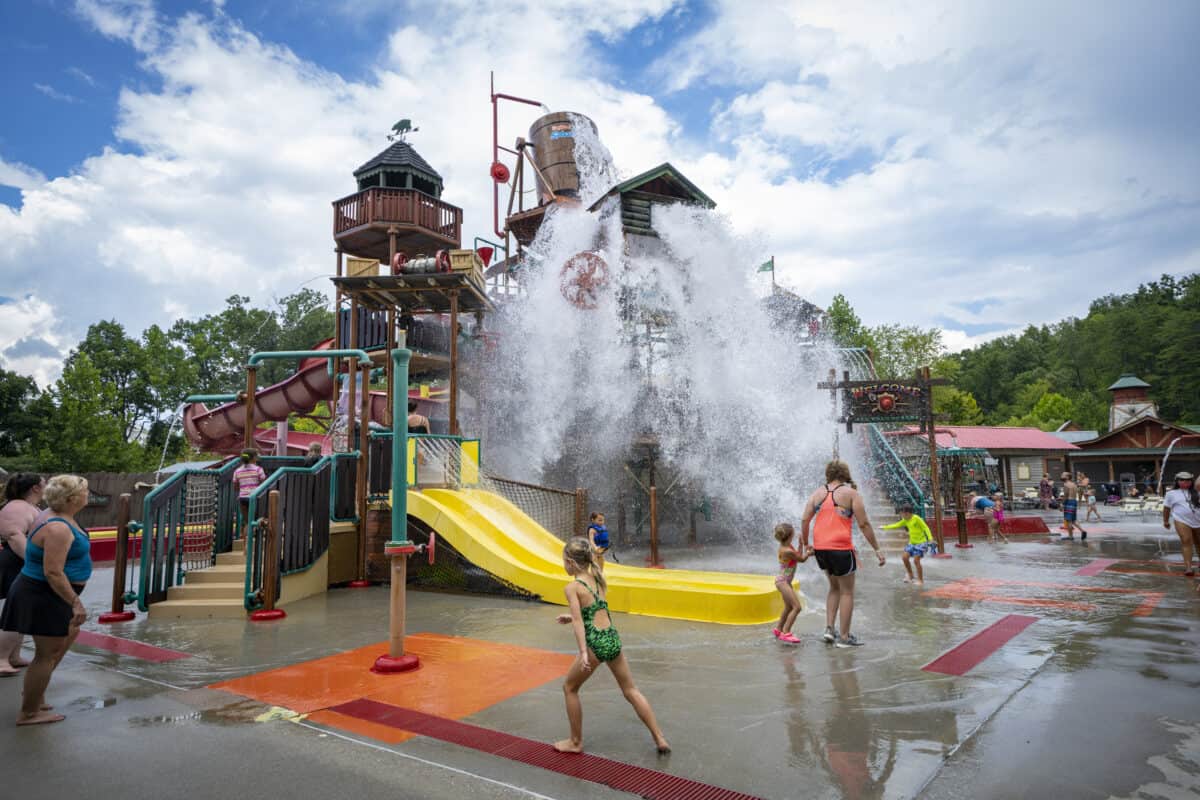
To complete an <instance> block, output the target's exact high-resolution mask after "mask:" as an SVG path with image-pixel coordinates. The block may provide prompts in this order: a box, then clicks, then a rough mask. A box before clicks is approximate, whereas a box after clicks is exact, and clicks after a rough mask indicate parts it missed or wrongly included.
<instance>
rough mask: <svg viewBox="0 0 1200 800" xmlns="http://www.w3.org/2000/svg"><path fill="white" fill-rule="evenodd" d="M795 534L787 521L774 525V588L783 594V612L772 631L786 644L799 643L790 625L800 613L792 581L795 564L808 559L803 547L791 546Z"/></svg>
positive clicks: (794, 575) (798, 600) (798, 598)
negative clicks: (776, 570)
mask: <svg viewBox="0 0 1200 800" xmlns="http://www.w3.org/2000/svg"><path fill="white" fill-rule="evenodd" d="M795 536H796V531H795V529H794V528H793V527H792V526H791V525H790V524H789V523H787V522H781V523H780V524H778V525H776V526H775V540H776V541H777V542H779V552H778V553H777V556H778V558H779V574H778V575H776V576H775V588H776V589H778V590H779V593H780V594H781V595H783V613H782V614H780V615H779V627H777V628H775V629H774V630H773V631H772V633H774V634H775V638H776V639H778V640H779V641H781V642H784V643H786V644H800V640H799V639H798V638H796V636H795V635H794V634H793V633H792V625H793V624H795V622H796V617H797V615H799V613H800V597H799V595H797V594H796V589H795V588H794V587H793V586H792V581H793V580H795V578H796V565H797V564H799V563H800V562H802V561H807V560H808V554H807V553H806V552H804V548H800V549H796V548H795V547H793V546H792V539H793V538H794V537H795Z"/></svg>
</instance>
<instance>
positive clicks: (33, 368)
mask: <svg viewBox="0 0 1200 800" xmlns="http://www.w3.org/2000/svg"><path fill="white" fill-rule="evenodd" d="M0 303H2V304H0V368H3V369H6V370H9V371H10V372H18V373H20V374H22V375H30V376H32V377H33V378H34V380H36V381H37V382H38V385H39V386H42V387H43V388H45V387H46V386H49V385H50V384H51V383H53V382H54V380H55V379H56V378H57V377H58V370H59V367H60V364H59V361H61V358H62V356H64V355H66V351H67V350H68V349H70V345H71V340H70V339H69V337H65V336H64V335H63V329H62V325H61V320H59V319H58V318H57V317H56V316H55V313H54V310H53V309H52V308H51V307H50V305H49V304H48V303H46V302H44V301H42V300H39V299H37V298H36V297H32V296H26V297H20V298H13V297H5V298H0ZM23 342H24V343H30V342H36V343H37V345H38V346H35V347H28V346H25V347H23V346H21V343H23ZM55 349H57V350H58V351H59V353H61V355H59V356H57V358H56V357H55V356H53V355H51V352H52V351H53V350H55Z"/></svg>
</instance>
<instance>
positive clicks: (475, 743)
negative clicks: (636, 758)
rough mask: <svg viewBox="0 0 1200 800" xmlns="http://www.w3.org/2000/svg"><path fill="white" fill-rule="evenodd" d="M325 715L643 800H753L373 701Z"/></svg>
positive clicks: (355, 702) (336, 708) (357, 702)
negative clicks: (389, 729)
mask: <svg viewBox="0 0 1200 800" xmlns="http://www.w3.org/2000/svg"><path fill="white" fill-rule="evenodd" d="M329 710H330V711H335V712H337V713H338V714H345V715H346V716H349V717H356V718H358V719H362V720H366V721H368V722H375V723H378V724H380V725H387V726H389V727H392V728H398V729H400V730H405V731H409V732H410V733H416V734H420V735H421V736H428V737H430V738H432V739H440V740H441V741H443V742H450V743H452V744H457V745H459V746H461V747H469V748H471V749H472V750H479V751H482V752H484V753H490V754H492V755H495V756H499V757H501V758H507V759H509V760H512V761H519V762H521V763H522V764H529V765H531V766H534V767H541V768H542V769H547V770H550V771H551V772H557V773H560V774H562V775H568V776H570V777H572V778H578V779H579V780H584V781H590V782H591V783H599V784H602V785H604V786H609V787H612V788H613V789H617V790H618V791H622V792H631V793H633V794H635V795H637V796H639V797H645V798H649V800H672V799H673V798H682V797H687V798H695V800H759V798H756V797H754V796H753V795H748V794H743V793H741V792H735V791H731V790H729V789H722V788H721V787H719V786H712V785H711V784H707V783H700V782H699V781H693V780H690V779H688V778H681V777H679V776H677V775H670V774H668V773H665V772H658V771H656V770H652V769H646V768H645V767H638V766H634V765H633V764H626V763H623V762H621V761H612V760H610V759H607V758H602V757H601V756H594V755H592V754H590V753H560V752H558V751H557V750H555V749H554V748H553V747H552V746H551V745H548V744H546V743H545V742H535V741H533V740H532V739H523V738H521V737H520V736H513V735H511V734H507V733H501V732H499V731H493V730H490V729H488V728H480V727H479V726H477V725H470V724H468V723H466V722H459V721H458V720H453V719H446V718H444V717H435V716H433V715H431V714H424V713H422V712H420V711H412V710H410V709H407V708H400V707H398V706H393V705H388V704H387V703H379V702H376V701H374V700H366V699H363V700H352V701H350V702H349V703H343V704H342V705H340V706H334V707H333V708H330V709H329ZM646 744H647V747H649V746H650V742H649V737H648V736H647V741H646Z"/></svg>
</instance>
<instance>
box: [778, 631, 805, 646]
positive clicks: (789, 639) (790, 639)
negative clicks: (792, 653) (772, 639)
mask: <svg viewBox="0 0 1200 800" xmlns="http://www.w3.org/2000/svg"><path fill="white" fill-rule="evenodd" d="M779 641H781V642H784V643H785V644H803V642H801V641H800V640H799V639H797V638H796V637H795V635H793V634H792V632H791V631H788V632H787V633H785V634H783V635H781V636H780V637H779Z"/></svg>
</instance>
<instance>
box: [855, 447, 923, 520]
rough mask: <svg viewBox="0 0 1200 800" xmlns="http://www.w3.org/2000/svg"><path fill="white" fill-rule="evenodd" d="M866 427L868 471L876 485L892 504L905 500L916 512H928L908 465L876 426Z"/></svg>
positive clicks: (921, 491)
mask: <svg viewBox="0 0 1200 800" xmlns="http://www.w3.org/2000/svg"><path fill="white" fill-rule="evenodd" d="M866 428H867V443H868V445H869V447H868V455H869V458H870V459H871V466H872V469H871V472H872V474H873V475H874V476H875V479H876V481H878V483H879V486H880V488H881V489H882V490H883V491H884V493H885V494H886V495H887V497H888V499H889V500H891V502H892V504H893V505H896V506H900V505H903V504H906V503H908V504H911V505H912V507H913V509H915V510H916V511H918V513H920V514H922V515H923V516H928V513H927V511H926V509H925V500H926V492H925V491H924V490H923V489H922V487H921V485H920V484H919V483H917V480H916V479H915V478H914V477H913V475H912V472H911V470H910V468H909V466H908V465H907V464H906V463H905V462H904V459H902V458H901V457H900V455H899V454H898V453H897V452H896V450H895V449H894V448H893V447H892V445H891V443H890V442H888V437H886V436H884V434H883V430H882V429H881V428H880V426H878V425H875V424H870V425H867V426H866Z"/></svg>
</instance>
